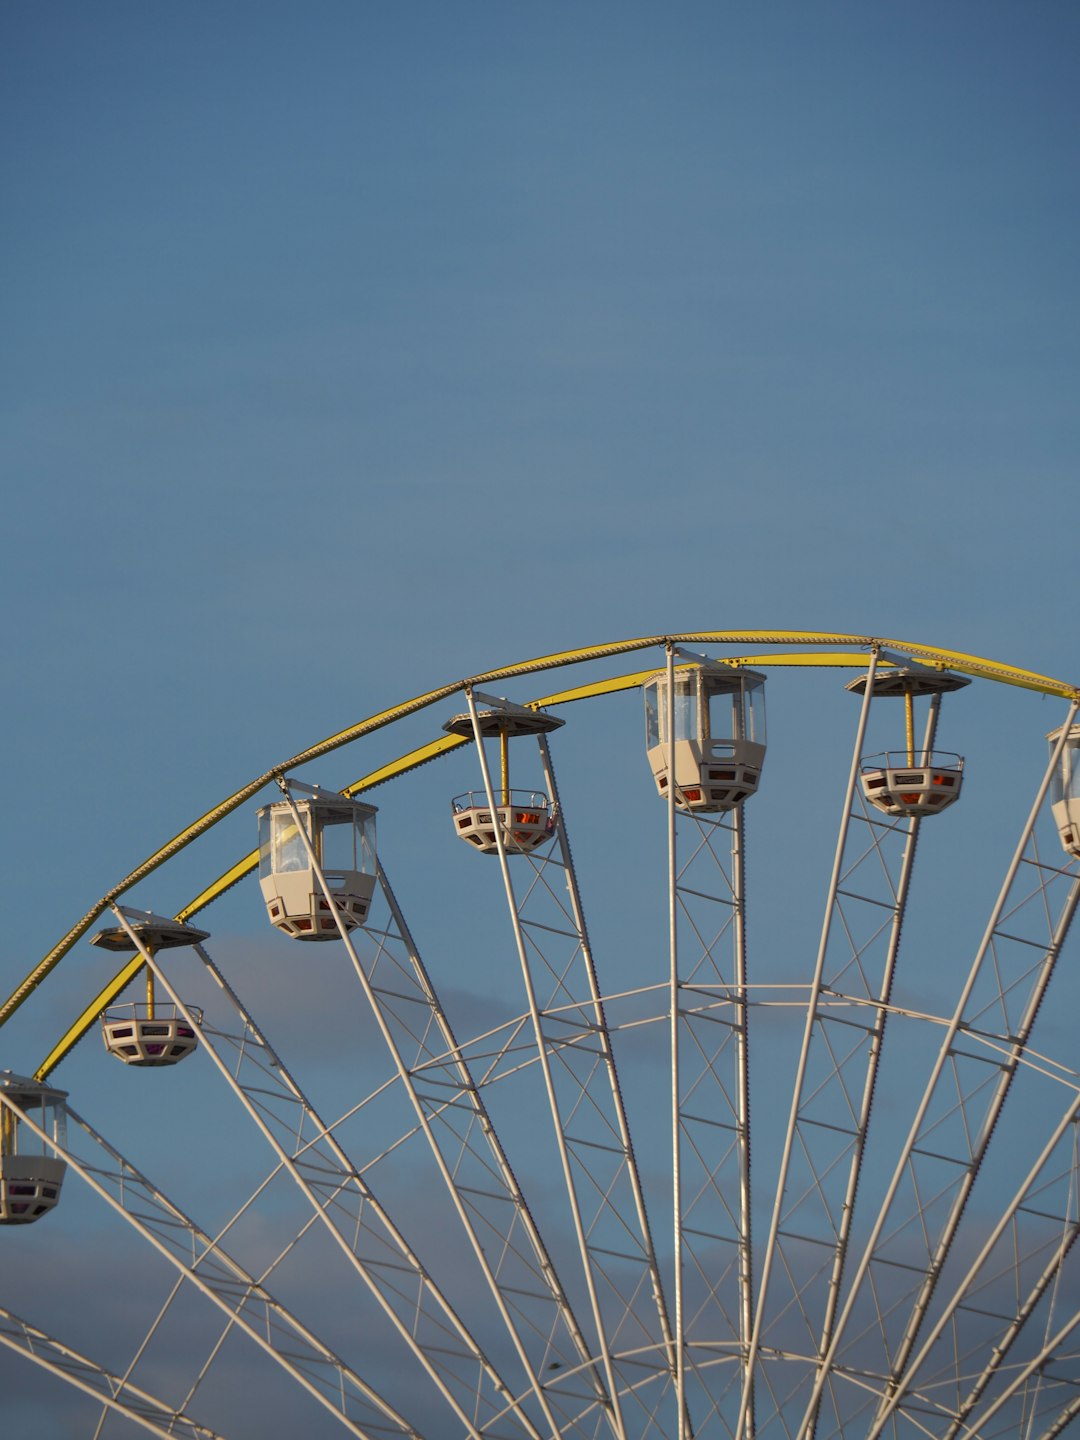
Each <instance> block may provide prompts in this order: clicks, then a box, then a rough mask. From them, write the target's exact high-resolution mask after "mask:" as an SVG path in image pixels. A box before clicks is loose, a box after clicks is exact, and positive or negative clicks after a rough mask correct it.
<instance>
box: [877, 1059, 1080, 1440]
mask: <svg viewBox="0 0 1080 1440" xmlns="http://www.w3.org/2000/svg"><path fill="white" fill-rule="evenodd" d="M1078 1234H1080V1084H1078V1083H1075V1082H1074V1086H1073V1094H1072V1099H1071V1100H1070V1103H1069V1104H1068V1105H1067V1107H1066V1110H1065V1113H1064V1114H1063V1115H1062V1117H1061V1119H1060V1120H1059V1121H1058V1124H1057V1125H1056V1126H1055V1128H1054V1130H1053V1132H1052V1134H1051V1135H1050V1137H1049V1139H1048V1140H1047V1142H1046V1144H1045V1146H1044V1147H1043V1150H1042V1152H1041V1153H1040V1155H1039V1156H1038V1158H1037V1160H1036V1161H1035V1164H1034V1165H1033V1166H1032V1168H1031V1170H1030V1171H1029V1173H1028V1174H1027V1176H1025V1178H1024V1180H1023V1181H1022V1183H1021V1185H1020V1187H1019V1188H1018V1190H1017V1191H1016V1193H1015V1195H1014V1196H1013V1197H1012V1199H1011V1200H1010V1202H1009V1203H1008V1204H1007V1205H1006V1206H1005V1208H1004V1210H1003V1211H1002V1214H1001V1216H1000V1218H999V1220H998V1221H997V1223H996V1224H995V1225H994V1227H993V1229H992V1230H991V1232H990V1234H989V1235H988V1237H987V1239H986V1241H985V1242H984V1244H983V1246H982V1248H981V1250H980V1251H979V1254H978V1255H977V1256H976V1257H975V1259H974V1260H973V1261H972V1263H971V1265H970V1267H969V1269H968V1271H967V1273H966V1274H965V1275H964V1276H963V1278H962V1279H961V1280H960V1282H959V1284H958V1285H957V1286H956V1288H955V1289H954V1291H953V1293H952V1295H951V1296H949V1298H948V1300H947V1301H946V1303H945V1305H944V1307H943V1308H942V1310H941V1311H940V1313H939V1314H938V1315H937V1317H936V1319H935V1321H934V1323H933V1325H932V1327H931V1328H930V1329H929V1331H928V1333H927V1334H926V1336H925V1338H924V1339H923V1341H922V1344H921V1346H920V1347H919V1350H918V1352H917V1353H916V1354H915V1355H914V1356H913V1357H912V1359H911V1362H910V1364H909V1366H908V1370H907V1372H906V1373H905V1375H904V1376H903V1377H902V1379H901V1380H900V1381H899V1383H898V1384H897V1386H896V1388H895V1390H894V1392H893V1394H892V1396H891V1397H890V1399H889V1401H888V1403H887V1404H886V1405H885V1406H884V1407H883V1408H882V1409H881V1411H880V1413H879V1415H878V1417H877V1418H876V1420H875V1422H874V1424H873V1426H872V1428H871V1430H870V1432H869V1433H870V1435H874V1436H876V1435H879V1434H880V1433H881V1432H882V1430H883V1429H884V1428H885V1426H886V1425H887V1423H888V1421H889V1419H890V1417H891V1416H892V1415H893V1413H894V1412H895V1411H896V1410H897V1409H898V1408H899V1406H900V1404H901V1403H902V1402H904V1401H906V1399H907V1397H908V1396H909V1395H914V1396H916V1397H917V1399H916V1405H915V1407H913V1408H922V1409H925V1411H926V1413H927V1414H929V1413H931V1410H932V1411H933V1412H934V1413H936V1414H937V1415H940V1416H945V1417H949V1423H948V1425H947V1426H946V1428H944V1429H943V1430H941V1431H940V1433H941V1436H942V1440H957V1437H959V1436H961V1435H966V1434H968V1433H969V1428H970V1427H971V1425H972V1417H973V1416H974V1415H975V1414H976V1413H977V1407H978V1406H979V1405H980V1403H981V1402H982V1400H983V1398H984V1396H986V1395H987V1393H988V1391H989V1390H990V1387H991V1385H992V1384H993V1383H994V1382H995V1381H998V1382H999V1384H998V1389H999V1391H1001V1390H1002V1389H1003V1388H1004V1389H1005V1390H1008V1391H1009V1393H1010V1396H1014V1397H1016V1396H1018V1397H1019V1400H1020V1401H1022V1405H1021V1406H1020V1413H1019V1414H1016V1413H1014V1414H1012V1415H1011V1417H1010V1418H1011V1423H1013V1424H1014V1425H1015V1426H1016V1427H1017V1429H1016V1430H1015V1432H1014V1433H1020V1434H1028V1433H1032V1428H1031V1426H1032V1421H1033V1419H1034V1417H1035V1416H1037V1415H1038V1414H1039V1413H1040V1412H1041V1411H1042V1410H1043V1409H1044V1408H1046V1406H1047V1404H1048V1403H1049V1404H1050V1405H1056V1406H1060V1403H1061V1402H1060V1396H1057V1395H1054V1394H1052V1393H1051V1392H1054V1391H1055V1389H1056V1387H1055V1385H1054V1383H1053V1382H1052V1380H1051V1377H1050V1374H1049V1372H1048V1371H1047V1370H1046V1369H1045V1368H1039V1369H1037V1370H1035V1371H1033V1372H1032V1373H1031V1374H1030V1375H1028V1376H1027V1377H1026V1378H1025V1380H1024V1384H1023V1390H1022V1393H1021V1392H1018V1391H1017V1390H1016V1389H1015V1388H1014V1385H1013V1382H1014V1381H1015V1378H1016V1376H1015V1369H1016V1367H1015V1365H1014V1364H1013V1362H1012V1361H1011V1356H1012V1352H1013V1350H1014V1348H1016V1347H1018V1345H1019V1344H1020V1342H1021V1341H1022V1340H1023V1338H1024V1335H1025V1326H1028V1325H1029V1324H1030V1327H1031V1329H1033V1330H1035V1329H1041V1330H1042V1340H1041V1341H1040V1342H1039V1344H1040V1346H1042V1345H1045V1343H1046V1341H1047V1340H1048V1339H1049V1337H1050V1335H1051V1333H1052V1332H1053V1331H1054V1329H1055V1328H1056V1327H1057V1325H1058V1323H1059V1321H1058V1318H1057V1316H1058V1310H1059V1308H1060V1304H1061V1302H1062V1298H1063V1297H1064V1296H1066V1295H1067V1294H1068V1293H1069V1292H1070V1290H1071V1289H1072V1288H1073V1287H1075V1286H1076V1285H1077V1283H1078V1281H1080V1275H1078V1274H1077V1271H1078V1270H1080V1266H1078V1265H1077V1264H1076V1263H1075V1258H1074V1262H1073V1264H1072V1267H1071V1270H1072V1274H1071V1277H1070V1275H1069V1273H1068V1271H1067V1266H1068V1262H1069V1260H1070V1256H1073V1253H1074V1252H1073V1246H1074V1244H1075V1241H1076V1238H1077V1235H1078ZM1070 1279H1071V1284H1070V1283H1069V1282H1070ZM1074 1303H1075V1302H1074ZM1075 1323H1076V1322H1075V1319H1074V1321H1073V1324H1075ZM1070 1328H1071V1327H1070ZM1066 1333H1068V1332H1066ZM987 1354H988V1355H989V1359H988V1360H987V1359H985V1358H980V1357H985V1356H986V1355H987ZM978 1366H982V1367H983V1368H982V1369H981V1370H978V1368H977V1367H978ZM1010 1366H1012V1369H1011V1370H1010ZM972 1367H976V1368H975V1369H974V1370H973V1369H972ZM971 1374H975V1375H976V1378H975V1379H974V1381H973V1383H972V1382H971V1381H970V1379H969V1380H968V1382H967V1383H966V1384H965V1383H964V1380H965V1377H969V1376H970V1375H971ZM1003 1381H1007V1382H1008V1384H1007V1385H1005V1386H1004V1387H1003V1386H1002V1384H1001V1382H1003ZM1073 1383H1074V1385H1075V1386H1076V1388H1077V1391H1078V1394H1080V1374H1078V1373H1076V1372H1074V1375H1073ZM1012 1409H1013V1411H1014V1412H1015V1411H1016V1410H1017V1406H1016V1405H1015V1404H1014V1406H1013V1407H1012ZM987 1413H989V1412H987ZM974 1428H975V1429H976V1430H977V1431H978V1432H979V1433H983V1420H982V1419H978V1420H976V1421H975V1422H974Z"/></svg>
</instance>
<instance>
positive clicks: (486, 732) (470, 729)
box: [443, 701, 566, 855]
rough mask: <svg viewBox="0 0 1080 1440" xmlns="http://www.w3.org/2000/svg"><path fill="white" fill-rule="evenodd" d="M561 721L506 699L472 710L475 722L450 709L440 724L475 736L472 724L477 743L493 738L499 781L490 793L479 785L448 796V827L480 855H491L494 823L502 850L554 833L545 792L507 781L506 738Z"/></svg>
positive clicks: (520, 849) (516, 849)
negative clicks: (514, 786)
mask: <svg viewBox="0 0 1080 1440" xmlns="http://www.w3.org/2000/svg"><path fill="white" fill-rule="evenodd" d="M565 723H566V722H565V721H563V720H560V719H558V718H557V717H556V716H555V715H546V714H545V713H544V712H543V711H542V710H528V709H525V708H524V707H523V706H518V705H512V704H510V702H509V701H500V702H499V703H498V704H496V705H493V706H492V707H491V708H490V709H485V710H479V711H477V717H476V726H475V727H474V725H473V718H472V715H471V714H469V713H466V714H462V715H454V716H452V717H451V718H450V719H449V720H447V721H446V723H445V724H444V725H443V729H444V730H445V731H446V732H447V734H449V735H461V736H463V737H464V738H466V739H469V740H475V739H476V734H477V730H478V731H479V735H480V743H481V744H483V742H484V741H485V740H489V739H491V740H498V742H499V771H500V774H499V785H498V787H495V786H494V785H493V786H492V793H491V796H490V797H489V795H488V790H487V786H486V785H485V788H484V789H483V790H468V791H466V792H465V794H463V795H455V796H454V798H453V800H452V801H451V802H450V803H451V809H452V811H453V817H454V833H455V834H456V835H457V836H458V837H459V838H460V839H462V840H464V841H465V842H466V844H468V845H471V846H473V847H474V849H476V850H478V851H479V852H480V854H481V855H497V854H498V851H499V842H498V839H497V838H496V834H495V832H496V827H498V829H499V831H500V834H501V839H502V842H503V849H504V851H505V852H506V853H507V854H508V855H524V854H528V853H529V851H531V850H535V849H537V847H538V846H540V845H543V844H544V843H545V842H546V841H548V840H550V839H551V838H552V837H553V836H554V834H555V828H556V825H557V824H558V817H557V816H556V815H555V814H554V813H553V809H552V806H551V805H550V803H549V801H548V797H547V795H546V793H545V792H544V791H542V790H513V789H511V787H510V741H511V739H513V738H515V737H520V736H523V735H534V736H543V735H547V734H549V733H550V732H551V731H552V730H557V729H558V728H559V727H560V726H561V725H563V724H565ZM492 799H494V805H493V804H492Z"/></svg>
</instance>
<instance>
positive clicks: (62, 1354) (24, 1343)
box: [0, 1307, 222, 1440]
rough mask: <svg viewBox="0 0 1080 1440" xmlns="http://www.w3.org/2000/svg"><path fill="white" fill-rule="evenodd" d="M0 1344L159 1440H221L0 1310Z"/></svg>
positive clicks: (34, 1327)
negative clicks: (159, 1438) (158, 1437)
mask: <svg viewBox="0 0 1080 1440" xmlns="http://www.w3.org/2000/svg"><path fill="white" fill-rule="evenodd" d="M0 1345H6V1346H7V1347H8V1348H9V1349H10V1350H14V1351H15V1352H16V1353H17V1354H20V1355H22V1356H24V1357H25V1358H26V1359H27V1360H32V1361H33V1362H34V1363H35V1364H36V1365H40V1366H42V1367H43V1368H44V1369H45V1370H48V1371H49V1372H50V1373H51V1374H53V1375H56V1376H58V1377H59V1378H60V1379H61V1380H64V1381H66V1382H67V1384H69V1385H73V1386H74V1387H75V1389H76V1390H81V1391H82V1392H83V1393H84V1394H85V1395H89V1396H91V1397H92V1398H93V1399H94V1400H97V1401H100V1403H101V1404H102V1405H103V1406H104V1407H105V1409H106V1411H113V1412H115V1413H116V1414H118V1415H122V1416H123V1417H124V1418H125V1419H126V1420H131V1421H133V1422H134V1423H135V1424H136V1425H141V1426H142V1428H143V1429H144V1430H149V1432H150V1433H151V1435H160V1436H162V1440H222V1437H221V1436H219V1434H218V1432H217V1431H216V1430H211V1429H210V1428H209V1427H208V1426H206V1425H200V1424H199V1423H198V1421H196V1420H193V1419H192V1418H191V1416H190V1415H185V1414H183V1413H181V1412H180V1411H178V1410H175V1409H174V1408H173V1407H172V1406H171V1405H166V1404H165V1402H164V1401H163V1400H158V1399H157V1398H155V1396H153V1395H151V1394H149V1392H148V1391H146V1390H142V1389H140V1388H139V1387H138V1386H136V1385H133V1384H132V1383H131V1382H130V1381H129V1380H127V1379H126V1378H123V1377H121V1376H119V1375H114V1374H113V1373H112V1372H111V1371H109V1370H106V1369H105V1368H104V1367H103V1366H101V1365H98V1364H97V1363H96V1362H95V1361H93V1360H88V1359H87V1358H86V1356H85V1355H81V1354H80V1353H79V1352H78V1351H77V1350H73V1349H72V1348H71V1346H70V1345H64V1344H62V1343H61V1341H59V1340H56V1339H54V1338H53V1337H52V1336H51V1335H47V1334H46V1333H45V1331H44V1330H39V1329H38V1327H37V1326H36V1325H31V1324H30V1322H29V1321H28V1320H23V1319H20V1317H19V1316H18V1315H14V1314H12V1312H11V1311H10V1310H5V1309H4V1308H3V1307H0Z"/></svg>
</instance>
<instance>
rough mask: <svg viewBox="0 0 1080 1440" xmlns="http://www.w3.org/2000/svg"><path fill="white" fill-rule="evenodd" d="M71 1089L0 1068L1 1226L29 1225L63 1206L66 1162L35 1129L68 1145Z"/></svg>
mask: <svg viewBox="0 0 1080 1440" xmlns="http://www.w3.org/2000/svg"><path fill="white" fill-rule="evenodd" d="M66 1099H67V1091H66V1090H53V1089H52V1088H51V1087H50V1086H48V1085H41V1084H39V1083H38V1082H37V1081H36V1080H28V1079H26V1078H25V1077H24V1076H22V1075H15V1074H13V1073H12V1072H11V1071H10V1070H3V1071H0V1225H28V1224H30V1223H31V1222H32V1221H34V1220H40V1219H41V1217H42V1215H47V1214H48V1212H49V1211H50V1210H52V1209H55V1207H56V1206H57V1205H58V1204H59V1201H60V1187H61V1186H62V1184H63V1181H64V1172H65V1170H66V1169H67V1164H66V1162H65V1161H63V1160H61V1159H59V1158H58V1157H57V1156H55V1155H53V1154H51V1153H50V1146H49V1144H48V1143H47V1141H46V1140H44V1139H43V1138H42V1136H41V1135H38V1134H36V1133H35V1132H34V1131H33V1130H32V1129H31V1128H30V1124H29V1123H27V1122H31V1123H32V1124H34V1125H36V1126H37V1127H38V1129H39V1130H41V1131H42V1132H43V1134H44V1135H47V1136H48V1137H49V1138H50V1139H51V1140H54V1141H55V1142H56V1144H57V1145H60V1146H65V1145H66V1144H67V1111H66V1110H65V1108H64V1101H65V1100H66Z"/></svg>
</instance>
